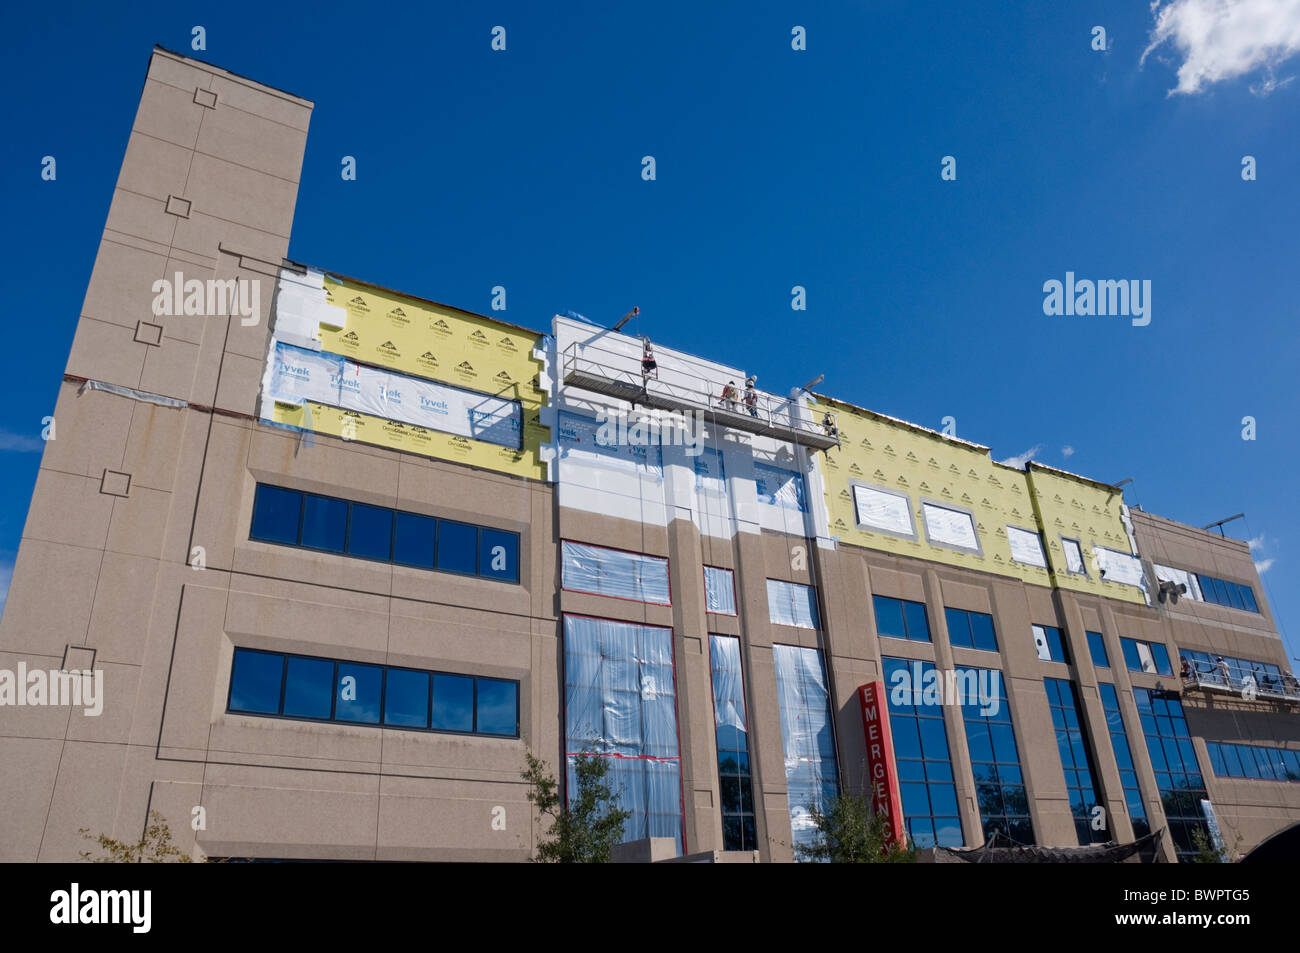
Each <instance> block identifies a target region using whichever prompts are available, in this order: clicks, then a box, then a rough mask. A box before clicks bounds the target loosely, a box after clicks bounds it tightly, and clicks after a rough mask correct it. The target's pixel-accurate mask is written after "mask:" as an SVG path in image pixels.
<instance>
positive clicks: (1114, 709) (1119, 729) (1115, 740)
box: [1097, 682, 1151, 837]
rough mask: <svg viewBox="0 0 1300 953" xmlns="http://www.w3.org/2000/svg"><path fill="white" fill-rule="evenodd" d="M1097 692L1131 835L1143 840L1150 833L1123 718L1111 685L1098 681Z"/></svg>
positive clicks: (1117, 697) (1113, 687)
mask: <svg viewBox="0 0 1300 953" xmlns="http://www.w3.org/2000/svg"><path fill="white" fill-rule="evenodd" d="M1097 687H1098V689H1100V690H1101V707H1102V711H1104V712H1105V713H1106V727H1107V729H1108V731H1109V733H1110V747H1111V750H1112V751H1113V752H1114V753H1115V764H1116V765H1117V766H1118V767H1119V780H1120V786H1121V787H1122V788H1123V789H1124V803H1125V805H1127V807H1128V819H1129V821H1130V822H1131V823H1132V824H1133V836H1134V837H1144V836H1146V835H1147V834H1149V833H1150V832H1151V825H1150V824H1148V823H1147V809H1146V806H1145V805H1144V804H1143V803H1142V789H1141V788H1140V787H1139V786H1138V779H1137V768H1136V767H1135V766H1134V764H1133V751H1132V749H1131V748H1129V744H1128V731H1127V730H1126V729H1125V728H1124V716H1123V715H1122V714H1121V713H1120V710H1119V696H1118V695H1117V694H1116V692H1115V686H1114V685H1111V684H1109V683H1107V682H1098V683H1097Z"/></svg>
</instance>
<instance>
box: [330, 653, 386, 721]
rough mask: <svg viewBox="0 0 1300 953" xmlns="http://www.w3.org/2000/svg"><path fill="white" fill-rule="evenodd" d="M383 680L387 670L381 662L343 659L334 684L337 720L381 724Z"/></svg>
mask: <svg viewBox="0 0 1300 953" xmlns="http://www.w3.org/2000/svg"><path fill="white" fill-rule="evenodd" d="M383 682H384V670H383V669H382V668H380V667H379V666H378V665H360V664H358V663H356V662H340V663H339V670H338V677H337V680H336V682H335V685H334V691H335V698H334V718H335V720H336V721H360V722H364V723H366V724H370V725H373V724H378V722H379V702H380V693H381V692H382V690H383Z"/></svg>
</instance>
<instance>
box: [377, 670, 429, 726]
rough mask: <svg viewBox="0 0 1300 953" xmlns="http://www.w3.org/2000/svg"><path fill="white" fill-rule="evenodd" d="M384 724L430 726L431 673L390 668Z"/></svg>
mask: <svg viewBox="0 0 1300 953" xmlns="http://www.w3.org/2000/svg"><path fill="white" fill-rule="evenodd" d="M384 724H386V725H400V726H402V727H405V728H427V727H428V726H429V673H428V672H412V671H410V670H409V669H404V668H390V669H389V670H388V677H387V680H386V685H385V686H384Z"/></svg>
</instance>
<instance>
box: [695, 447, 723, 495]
mask: <svg viewBox="0 0 1300 953" xmlns="http://www.w3.org/2000/svg"><path fill="white" fill-rule="evenodd" d="M695 489H696V490H698V491H700V492H702V493H712V494H714V495H715V496H726V495H727V474H726V470H725V468H724V467H723V464H722V454H721V453H719V452H718V451H717V450H714V449H713V448H712V447H701V448H700V454H699V455H698V456H697V457H696V458H695Z"/></svg>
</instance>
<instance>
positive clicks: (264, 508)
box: [0, 50, 1300, 861]
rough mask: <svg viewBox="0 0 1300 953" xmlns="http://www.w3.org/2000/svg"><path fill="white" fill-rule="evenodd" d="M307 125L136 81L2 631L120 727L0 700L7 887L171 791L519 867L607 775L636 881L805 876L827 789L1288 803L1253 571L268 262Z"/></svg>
mask: <svg viewBox="0 0 1300 953" xmlns="http://www.w3.org/2000/svg"><path fill="white" fill-rule="evenodd" d="M311 110H312V104H311V103H310V102H308V101H306V100H304V99H301V98H299V97H296V96H293V95H290V94H288V93H284V92H281V91H278V90H275V89H271V88H269V87H266V86H263V85H261V84H258V83H256V82H252V81H250V80H247V79H244V78H241V77H238V76H235V75H232V74H230V73H228V72H226V71H223V70H221V69H218V68H215V67H212V66H209V65H206V64H203V63H199V62H197V61H194V60H191V59H188V58H185V57H182V56H179V55H176V54H172V53H169V52H167V51H164V50H155V52H154V54H153V56H152V59H151V61H150V64H149V71H148V77H147V79H146V81H145V84H144V90H143V93H142V96H141V102H140V106H139V111H138V113H137V115H136V117H135V122H134V125H133V126H132V128H131V132H130V139H129V142H128V145H127V149H126V155H125V159H124V161H123V164H122V169H121V173H120V176H119V179H118V183H117V187H116V190H115V192H114V194H113V196H112V204H111V206H110V209H109V213H108V219H107V223H106V225H105V228H104V233H103V238H102V241H101V244H100V247H99V253H98V257H97V259H96V262H95V266H94V270H93V272H92V274H91V276H90V281H89V287H88V290H87V293H86V298H85V303H84V306H83V308H82V312H81V315H80V319H79V322H78V324H77V329H76V335H75V339H74V342H73V346H72V351H71V355H70V356H69V358H68V362H67V368H66V371H65V374H64V377H63V381H62V384H61V387H60V390H59V397H58V403H57V407H56V410H55V418H56V420H57V427H58V430H57V439H55V440H52V441H50V442H49V443H47V444H46V448H45V451H44V456H43V458H42V462H41V467H40V471H39V476H38V479H37V482H36V487H35V491H34V493H33V497H32V502H31V507H30V511H29V514H28V518H27V522H26V526H25V528H24V531H23V536H22V542H21V547H20V549H19V552H18V558H17V562H16V566H15V570H14V575H13V581H12V585H11V588H10V591H9V596H8V602H7V605H6V607H5V612H4V616H3V619H2V620H0V659H3V661H2V662H0V667H2V668H4V669H7V670H10V671H14V672H16V671H17V670H18V667H19V666H20V665H21V666H23V668H24V670H25V671H28V672H38V671H39V672H50V673H54V672H69V671H91V672H98V673H102V683H103V697H102V702H103V705H102V712H101V713H100V714H98V715H96V716H94V717H88V716H87V712H85V711H83V710H79V709H78V708H77V707H76V706H75V705H55V704H48V703H45V704H42V703H39V702H38V703H33V704H12V703H11V704H6V705H4V706H2V707H0V757H2V758H3V760H4V763H5V764H6V765H7V766H8V770H6V771H5V772H4V773H3V776H2V777H0V807H3V811H0V859H4V860H10V861H30V860H52V861H66V860H72V859H75V858H76V856H77V852H78V850H80V849H83V848H84V846H85V843H84V841H83V839H82V838H81V837H80V836H79V834H78V830H79V829H81V828H87V829H89V830H90V831H93V832H104V833H107V834H111V835H113V836H116V837H120V838H124V839H128V840H134V839H135V838H137V837H139V835H140V832H141V831H142V829H143V827H144V825H145V822H146V818H147V816H148V814H149V812H150V811H151V810H154V811H158V812H160V813H161V814H162V815H163V816H164V817H165V818H166V819H167V820H168V822H169V825H170V827H171V830H172V832H173V835H174V836H175V837H176V838H177V840H178V841H179V842H181V843H182V845H183V846H184V847H185V848H186V849H189V850H192V851H194V852H195V855H196V856H199V855H205V856H208V857H255V858H285V859H287V858H318V859H351V860H412V861H417V860H426V861H446V860H453V861H454V860H465V861H522V860H526V859H527V858H528V857H529V856H530V855H531V854H532V852H533V849H534V846H535V844H536V843H537V841H538V837H539V832H538V822H537V820H536V818H535V817H534V815H533V812H532V810H531V808H530V805H529V804H528V802H527V800H526V797H525V795H526V791H527V789H526V787H525V785H524V784H523V782H522V780H521V777H520V771H521V769H522V768H523V767H524V759H525V753H526V752H528V751H531V752H533V753H535V754H537V755H539V756H540V757H542V758H543V759H545V760H546V761H548V762H550V763H551V765H552V766H555V767H557V768H558V767H559V766H560V765H562V764H566V763H571V759H572V756H573V755H574V754H576V753H577V752H580V751H584V750H588V751H594V752H596V753H597V754H599V755H600V756H602V757H607V758H609V762H610V764H611V766H612V772H611V775H610V777H611V779H612V782H613V784H614V786H615V787H616V788H617V789H618V792H619V799H620V802H621V803H622V805H623V806H625V807H626V808H628V809H629V810H630V811H631V816H630V818H629V820H628V822H627V827H626V839H627V840H628V841H638V840H644V839H646V838H654V839H657V840H652V841H651V844H652V845H655V846H654V851H657V852H658V854H657V855H656V856H660V855H665V856H682V855H686V854H697V853H700V852H708V851H716V852H721V853H719V854H718V855H717V856H718V857H732V856H734V855H735V854H736V852H748V853H749V859H758V860H762V861H789V860H792V859H794V858H795V856H796V848H797V847H798V846H799V845H804V844H808V843H810V842H811V840H812V838H813V837H814V833H815V832H814V829H813V824H812V820H811V817H810V811H811V810H813V809H814V808H816V807H818V806H819V805H824V804H825V803H826V799H827V798H828V797H831V796H833V795H834V794H836V793H837V792H839V791H845V790H847V791H855V792H867V793H869V794H870V796H871V798H872V800H873V801H874V802H875V803H876V804H877V805H878V807H879V808H880V809H881V810H885V811H888V812H890V813H891V818H892V819H894V820H895V821H896V823H897V825H898V828H899V830H900V831H905V832H906V835H907V837H908V838H909V840H910V841H911V842H912V843H914V844H916V845H918V846H921V847H936V848H979V847H981V846H982V845H985V844H986V843H990V842H991V843H993V844H995V845H996V846H998V847H1017V848H1021V847H1031V846H1032V847H1035V848H1042V849H1045V850H1050V849H1058V848H1078V847H1087V846H1088V845H1093V844H1097V845H1101V844H1109V845H1111V846H1110V847H1108V848H1106V850H1108V851H1111V852H1112V853H1116V854H1117V855H1118V854H1124V855H1125V856H1128V855H1129V854H1132V853H1133V850H1132V849H1129V848H1126V847H1125V845H1133V844H1135V843H1137V842H1141V843H1144V844H1154V845H1155V846H1154V848H1153V849H1154V850H1155V851H1156V853H1157V855H1158V856H1159V857H1160V858H1162V859H1166V860H1174V859H1176V858H1177V857H1179V856H1187V855H1189V854H1192V853H1195V852H1197V850H1198V849H1200V848H1201V847H1202V846H1203V844H1205V843H1209V844H1216V843H1217V844H1222V845H1223V846H1224V848H1225V849H1226V850H1227V851H1229V852H1230V853H1238V852H1243V851H1247V850H1249V849H1250V848H1251V847H1252V846H1254V845H1255V844H1257V843H1259V842H1260V841H1261V840H1263V839H1265V838H1267V837H1268V836H1270V835H1272V834H1274V833H1275V832H1277V831H1279V830H1281V829H1283V828H1285V827H1287V826H1288V825H1290V824H1293V823H1295V822H1296V821H1297V820H1300V688H1298V687H1297V684H1296V682H1295V680H1294V678H1293V677H1292V675H1291V671H1290V668H1289V666H1288V664H1287V659H1286V654H1285V652H1284V649H1283V644H1282V641H1281V639H1280V638H1279V636H1278V632H1277V628H1276V626H1275V624H1274V620H1273V617H1272V615H1271V613H1270V609H1269V606H1268V603H1267V600H1266V598H1265V594H1264V591H1263V588H1262V586H1261V584H1260V580H1259V577H1258V575H1257V573H1256V571H1255V567H1254V564H1253V562H1252V560H1251V556H1250V552H1249V550H1248V547H1247V546H1246V545H1245V544H1244V543H1241V542H1238V541H1236V540H1233V539H1230V538H1226V537H1223V536H1221V535H1219V534H1216V533H1212V532H1207V531H1204V530H1201V529H1196V528H1193V527H1190V526H1186V525H1183V524H1180V523H1176V522H1173V521H1170V520H1167V519H1163V518H1160V517H1158V516H1154V515H1152V514H1150V513H1146V512H1143V511H1141V510H1139V509H1137V508H1136V507H1134V508H1130V507H1128V506H1126V505H1125V502H1124V498H1123V493H1122V490H1121V489H1120V488H1118V487H1115V486H1111V485H1108V484H1106V483H1102V482H1098V481H1096V480H1093V479H1088V478H1086V477H1082V476H1078V475H1075V474H1072V473H1067V472H1064V471H1061V470H1057V469H1054V468H1051V467H1047V466H1041V465H1038V464H1034V463H1029V464H1028V465H1027V466H1025V467H1024V468H1023V469H1017V468H1013V467H1008V466H1004V465H1002V464H999V463H997V462H995V461H994V460H993V459H992V458H991V456H990V453H989V449H988V448H987V447H984V446H980V445H977V444H974V443H970V442H967V441H965V440H960V439H956V438H954V437H951V436H946V435H943V434H940V433H937V432H935V431H932V430H929V429H926V428H924V427H919V426H915V425H913V424H909V423H907V422H905V421H902V420H898V419H895V418H892V417H888V416H885V415H882V414H879V413H874V412H872V411H870V410H866V409H863V408H860V407H856V406H853V405H851V404H848V403H845V402H843V401H839V400H836V399H834V398H833V397H829V396H824V395H822V394H819V393H815V392H812V391H809V390H805V389H803V388H798V387H794V386H792V385H797V384H799V383H800V381H797V380H792V381H787V382H782V384H781V387H780V388H778V391H777V392H776V393H771V392H765V391H760V390H757V389H756V388H752V387H746V386H745V385H746V382H747V381H748V380H749V378H750V377H751V374H750V372H748V371H747V369H746V368H745V367H743V366H738V365H736V364H729V363H719V362H717V361H713V360H709V359H705V358H703V357H697V356H694V355H692V354H690V353H688V351H689V348H690V342H689V341H672V342H667V341H665V342H660V341H655V342H653V346H652V353H651V357H652V358H653V361H652V363H653V366H650V362H648V361H647V347H646V343H645V342H644V341H643V340H642V339H640V338H638V337H636V336H632V335H628V334H625V333H622V331H620V330H610V329H606V328H602V327H598V326H596V325H593V324H591V323H589V322H586V321H583V320H579V319H576V318H573V317H562V316H555V317H554V318H548V317H547V316H539V320H538V322H537V324H536V326H535V327H533V328H531V329H530V328H526V327H520V326H516V325H512V324H507V323H504V322H502V321H499V320H497V319H495V318H491V317H486V316H482V315H477V314H472V313H469V312H466V311H463V310H461V309H458V308H454V307H449V306H446V305H442V304H438V303H436V302H434V301H430V300H426V299H423V298H420V297H416V296H413V295H410V294H404V293H399V292H396V291H390V290H387V289H384V288H380V287H377V286H375V285H372V284H369V283H367V282H365V281H361V280H357V279H353V278H348V277H344V276H343V275H341V274H340V273H338V272H332V271H330V270H329V269H328V268H316V267H308V266H304V265H299V264H296V263H293V262H291V261H289V260H287V258H286V256H287V254H288V252H289V237H290V234H291V227H292V223H293V214H294V207H295V204H296V201H297V190H298V178H299V173H300V170H301V166H302V160H303V153H304V148H305V144H306V137H307V128H308V120H309V118H310V116H311ZM341 264H343V265H344V266H345V268H346V263H341ZM160 281H161V282H163V283H164V286H165V288H164V291H163V292H159V290H158V282H160ZM190 282H196V283H197V284H196V285H195V289H194V293H195V295H197V296H198V297H197V298H196V299H195V300H196V302H197V301H198V299H199V298H201V299H202V304H197V303H196V305H195V308H194V309H193V311H192V313H189V314H186V313H184V312H185V311H187V310H191V309H189V308H188V307H187V306H186V305H185V303H186V302H187V301H189V300H190V291H191V288H190ZM174 286H179V287H174ZM200 287H201V288H202V289H203V294H200V293H199V291H198V290H197V289H198V288H200ZM212 289H216V292H217V299H218V302H217V303H218V304H221V303H225V304H227V305H229V304H230V302H242V303H244V304H247V305H249V306H250V307H249V309H248V313H241V311H240V308H239V307H230V306H227V307H216V308H214V307H213V306H212ZM245 291H249V292H250V293H247V294H245V293H244V292H245ZM171 292H174V293H175V295H176V300H177V301H180V302H181V307H179V308H178V307H170V308H161V309H160V308H158V307H156V306H155V305H156V300H157V298H158V296H159V295H160V293H161V294H167V293H171ZM240 295H242V297H240ZM254 304H255V306H253V305H254ZM159 310H162V311H164V312H167V311H171V312H177V313H162V314H159V313H158V312H159ZM670 345H671V346H670ZM676 346H680V348H681V349H678V347H676ZM724 356H725V357H726V358H727V359H728V360H729V361H744V359H745V356H746V355H745V354H744V353H743V348H742V349H739V350H738V351H737V352H736V353H732V354H728V355H724ZM812 370H814V371H815V370H816V369H815V368H814V369H812ZM948 673H952V676H950V675H949V674H948ZM954 676H961V677H963V678H967V679H969V682H968V683H969V684H979V685H981V686H984V687H985V688H986V689H987V691H986V692H985V693H984V694H983V695H982V696H981V697H980V699H979V700H978V702H976V701H974V700H972V699H971V698H966V699H965V703H963V702H962V700H958V701H956V702H954V701H953V699H951V698H949V697H945V695H944V693H943V692H941V691H936V692H935V693H934V694H933V695H932V694H931V692H930V691H929V690H928V689H929V687H930V686H931V685H932V684H933V685H942V684H950V683H954V682H956V681H959V680H960V679H958V678H955V677H954ZM864 686H866V687H868V688H870V687H872V686H875V690H876V691H877V692H878V694H872V693H871V692H866V693H864V692H863V691H861V689H863V688H864ZM20 687H21V686H20ZM869 698H876V699H879V700H880V702H881V703H880V705H879V706H876V707H875V708H873V707H872V706H870V705H864V699H869ZM876 708H878V709H879V710H876ZM873 731H874V732H883V735H882V736H881V743H877V741H876V736H875V735H873ZM561 773H563V772H561ZM570 781H571V775H570ZM1198 832H1200V836H1198ZM1156 834H1158V836H1156V837H1153V838H1151V840H1150V841H1147V840H1144V839H1145V838H1147V835H1156ZM1029 853H1030V854H1032V853H1033V852H1029ZM1026 856H1028V854H1027V855H1026Z"/></svg>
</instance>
